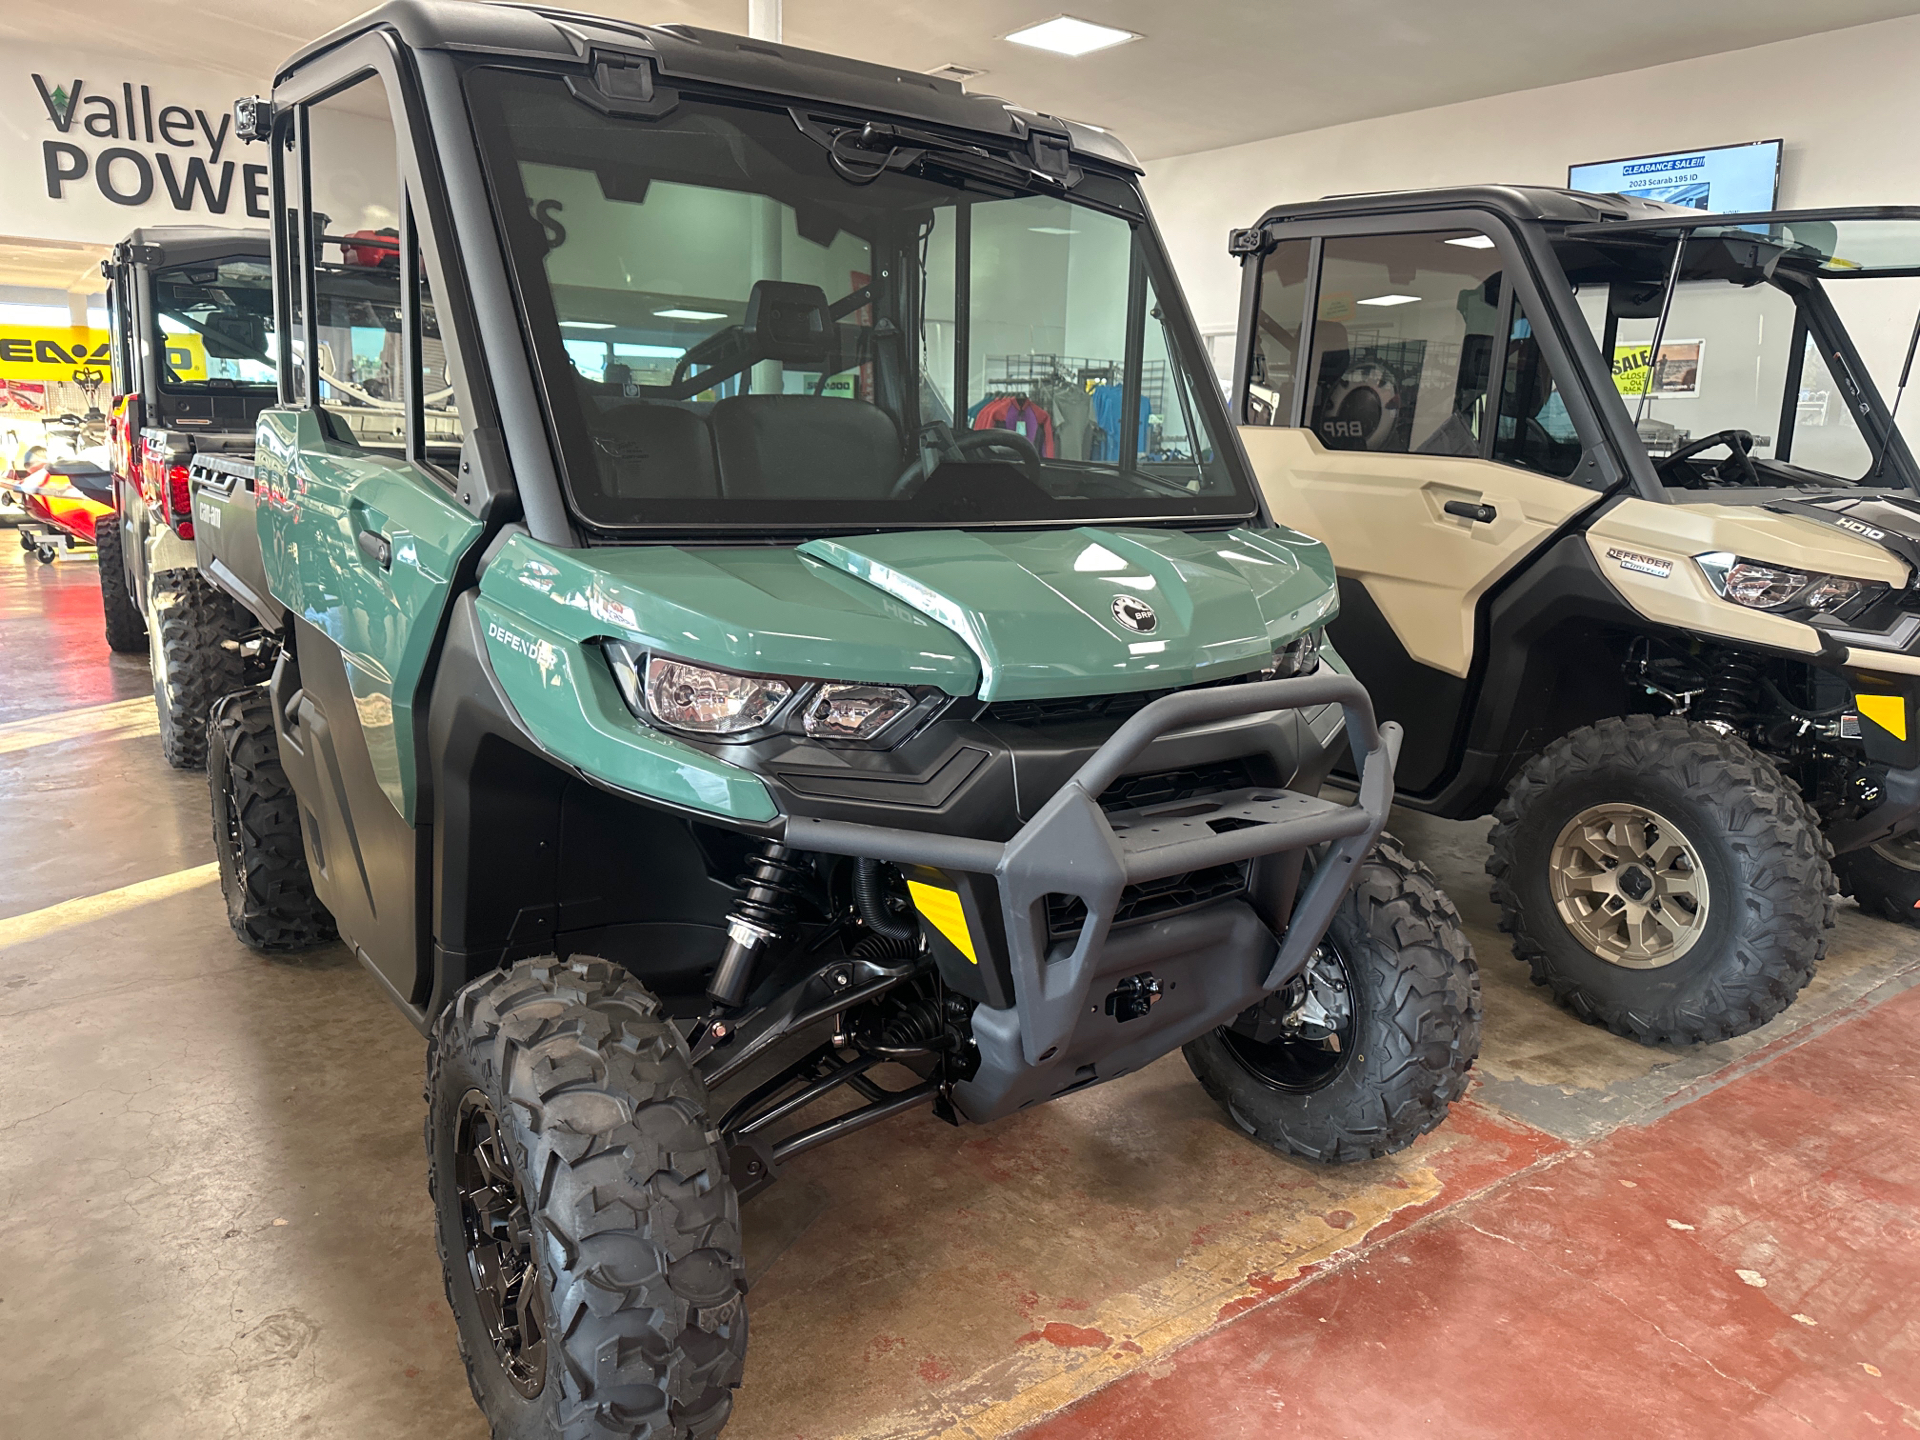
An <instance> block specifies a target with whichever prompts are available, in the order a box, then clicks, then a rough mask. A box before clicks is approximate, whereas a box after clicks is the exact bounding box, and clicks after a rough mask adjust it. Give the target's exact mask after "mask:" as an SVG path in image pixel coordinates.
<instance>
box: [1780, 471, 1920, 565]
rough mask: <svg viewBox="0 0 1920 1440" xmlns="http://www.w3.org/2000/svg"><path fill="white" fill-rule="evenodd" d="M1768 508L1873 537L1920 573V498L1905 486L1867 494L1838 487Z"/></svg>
mask: <svg viewBox="0 0 1920 1440" xmlns="http://www.w3.org/2000/svg"><path fill="white" fill-rule="evenodd" d="M1767 508H1768V509H1769V510H1777V511H1779V512H1780V513H1781V514H1783V515H1798V516H1800V517H1802V518H1803V519H1807V520H1816V521H1818V522H1819V523H1821V524H1822V525H1830V526H1832V527H1833V528H1834V529H1836V530H1839V531H1841V532H1843V533H1844V534H1847V535H1851V536H1853V538H1854V539H1856V540H1869V541H1872V542H1873V543H1874V544H1875V545H1878V546H1879V547H1880V548H1881V549H1883V550H1887V551H1889V552H1891V553H1892V554H1894V555H1897V556H1899V557H1900V558H1901V559H1902V560H1904V561H1906V562H1907V564H1908V566H1910V567H1911V572H1910V573H1911V575H1920V502H1916V501H1915V500H1914V498H1913V496H1912V495H1911V494H1909V493H1908V492H1906V491H1904V490H1901V491H1897V492H1882V493H1870V494H1865V495H1863V494H1861V493H1860V492H1859V491H1858V490H1836V491H1831V492H1828V493H1825V494H1813V495H1805V496H1800V497H1797V498H1795V499H1792V500H1776V501H1773V502H1772V503H1771V504H1769V505H1768V506H1767Z"/></svg>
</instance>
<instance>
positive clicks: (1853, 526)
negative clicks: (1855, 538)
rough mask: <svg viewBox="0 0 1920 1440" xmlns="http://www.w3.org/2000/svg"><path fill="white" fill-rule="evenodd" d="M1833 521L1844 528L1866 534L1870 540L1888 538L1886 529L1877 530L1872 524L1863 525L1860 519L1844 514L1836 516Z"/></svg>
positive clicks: (1858, 533)
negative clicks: (1849, 517) (1851, 518)
mask: <svg viewBox="0 0 1920 1440" xmlns="http://www.w3.org/2000/svg"><path fill="white" fill-rule="evenodd" d="M1833 523H1834V524H1836V525H1838V526H1839V527H1840V528H1841V529H1842V530H1851V531H1853V533H1854V534H1856V535H1864V536H1866V537H1867V539H1869V540H1884V539H1886V538H1887V532H1886V531H1884V530H1876V529H1874V528H1873V527H1872V526H1871V525H1862V524H1861V523H1860V522H1859V521H1858V520H1849V519H1848V518H1847V517H1846V516H1844V515H1836V516H1834V517H1833Z"/></svg>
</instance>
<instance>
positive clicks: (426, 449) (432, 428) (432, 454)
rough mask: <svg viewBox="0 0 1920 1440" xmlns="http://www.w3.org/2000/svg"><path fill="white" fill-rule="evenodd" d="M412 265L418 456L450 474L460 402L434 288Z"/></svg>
mask: <svg viewBox="0 0 1920 1440" xmlns="http://www.w3.org/2000/svg"><path fill="white" fill-rule="evenodd" d="M411 261H412V264H411V268H412V271H413V279H412V284H413V286H414V308H415V310H416V312H417V313H418V314H419V316H420V349H419V361H418V364H419V370H418V375H417V386H416V393H417V394H418V395H419V396H420V422H421V425H422V427H423V429H424V434H423V435H422V436H421V445H420V448H419V452H418V453H421V454H424V455H425V457H426V458H427V459H429V460H433V461H435V462H437V463H438V464H439V465H440V466H441V467H442V468H444V469H447V470H452V469H453V468H454V467H455V466H456V465H457V464H458V463H459V459H460V442H461V441H462V440H463V439H464V438H465V436H466V426H465V425H464V424H462V422H461V419H460V401H459V398H458V396H457V395H456V394H455V393H454V386H453V369H452V366H451V364H450V362H449V360H448V356H447V344H446V341H445V340H444V339H442V338H441V334H440V316H439V313H438V312H437V311H436V310H435V309H434V307H433V286H432V284H431V283H430V282H429V281H428V279H427V269H426V265H425V264H424V263H423V262H422V261H421V260H420V257H419V256H418V254H415V255H414V256H413V257H411Z"/></svg>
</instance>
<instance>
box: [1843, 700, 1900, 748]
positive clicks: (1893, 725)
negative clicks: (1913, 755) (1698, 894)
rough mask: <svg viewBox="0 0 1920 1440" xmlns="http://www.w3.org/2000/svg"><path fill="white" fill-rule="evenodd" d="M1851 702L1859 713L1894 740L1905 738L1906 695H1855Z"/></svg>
mask: <svg viewBox="0 0 1920 1440" xmlns="http://www.w3.org/2000/svg"><path fill="white" fill-rule="evenodd" d="M1853 703H1854V704H1855V705H1857V706H1858V707H1859V709H1860V713H1861V714H1862V715H1864V716H1866V717H1867V719H1869V720H1871V721H1873V723H1874V724H1876V725H1878V726H1879V727H1880V728H1881V729H1882V730H1884V731H1886V732H1887V733H1888V734H1889V735H1891V736H1893V738H1894V739H1896V740H1904V739H1906V738H1907V697H1906V696H1904V695H1856V696H1854V697H1853Z"/></svg>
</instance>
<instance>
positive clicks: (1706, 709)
mask: <svg viewBox="0 0 1920 1440" xmlns="http://www.w3.org/2000/svg"><path fill="white" fill-rule="evenodd" d="M1759 692H1760V662H1759V661H1757V660H1755V659H1754V658H1753V657H1752V656H1751V655H1746V654H1743V653H1742V652H1740V651H1738V650H1723V651H1721V652H1720V655H1719V657H1718V659H1717V660H1716V661H1715V662H1714V666H1713V670H1712V672H1711V673H1710V674H1709V675H1708V676H1707V688H1706V689H1705V691H1703V692H1702V694H1701V696H1700V698H1699V700H1697V701H1696V702H1695V703H1694V707H1693V718H1694V719H1696V720H1698V721H1700V722H1701V723H1702V724H1703V725H1711V726H1712V727H1713V728H1714V729H1716V730H1718V731H1719V732H1720V733H1721V734H1722V735H1730V734H1732V733H1733V732H1734V731H1735V730H1736V729H1738V728H1739V726H1740V723H1741V722H1742V721H1744V720H1745V719H1746V718H1747V717H1748V716H1749V715H1750V714H1751V713H1752V711H1753V701H1754V697H1755V696H1756V695H1758V694H1759Z"/></svg>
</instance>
